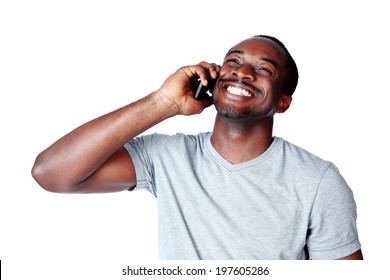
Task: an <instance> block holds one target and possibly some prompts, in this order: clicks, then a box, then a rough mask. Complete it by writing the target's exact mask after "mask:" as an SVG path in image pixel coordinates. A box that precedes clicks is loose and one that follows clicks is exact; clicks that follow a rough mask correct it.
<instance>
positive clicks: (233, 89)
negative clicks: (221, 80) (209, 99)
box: [227, 86, 251, 96]
mask: <svg viewBox="0 0 390 280" xmlns="http://www.w3.org/2000/svg"><path fill="white" fill-rule="evenodd" d="M227 91H228V92H229V93H231V94H235V95H240V96H251V94H250V93H249V92H248V91H247V90H246V89H242V88H237V87H232V86H229V87H228V88H227Z"/></svg>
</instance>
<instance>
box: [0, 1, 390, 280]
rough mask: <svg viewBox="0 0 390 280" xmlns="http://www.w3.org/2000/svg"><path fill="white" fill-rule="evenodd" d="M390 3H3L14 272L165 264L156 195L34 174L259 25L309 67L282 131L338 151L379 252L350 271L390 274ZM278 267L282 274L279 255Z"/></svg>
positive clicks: (4, 252)
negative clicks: (41, 156)
mask: <svg viewBox="0 0 390 280" xmlns="http://www.w3.org/2000/svg"><path fill="white" fill-rule="evenodd" d="M385 4H386V1H321V2H320V1H261V0H253V1H250V0H240V1H232V0H225V1H211V0H198V1H158V0H146V1H145V0H143V1H113V0H111V1H102V0H101V1H87V0H77V1H75V0H68V1H43V0H37V1H17V0H14V1H4V0H3V1H1V2H0V93H1V102H0V104H1V105H0V106H1V110H0V114H1V118H0V120H1V137H0V139H1V140H0V141H1V146H0V149H1V150H0V155H1V161H0V164H1V169H0V170H1V178H2V180H1V183H0V184H1V185H0V191H1V193H0V210H1V211H0V221H1V224H0V259H1V260H2V268H3V275H4V276H5V275H6V276H7V277H6V278H5V279H71V278H72V279H124V276H121V269H122V267H126V266H127V265H136V264H143V265H146V264H149V265H158V264H159V262H157V261H156V260H157V242H156V237H157V233H156V231H157V225H156V201H155V198H154V197H153V196H152V195H151V194H149V193H147V192H135V193H129V192H123V193H117V194H106V195H58V194H52V193H48V192H45V191H43V190H42V189H41V188H40V187H39V186H38V185H37V184H36V183H35V181H34V180H33V179H32V177H31V175H30V170H31V167H32V164H33V162H34V159H35V157H36V155H37V154H38V153H39V152H40V151H42V150H43V149H44V148H46V147H47V146H48V145H50V144H51V143H52V142H54V141H55V140H56V139H58V138H59V137H61V136H62V135H64V134H65V133H67V132H68V131H70V130H71V129H73V128H75V127H76V126H78V125H81V124H82V123H84V122H86V121H88V120H90V119H92V118H94V117H97V116H100V115H102V114H104V113H107V112H109V111H111V110H114V109H116V108H118V107H120V106H123V105H125V104H127V103H129V102H132V101H135V100H137V99H139V98H140V97H142V96H144V95H146V94H148V93H150V92H152V91H154V90H155V89H157V88H158V87H159V86H160V85H161V83H162V82H163V81H164V79H165V78H166V77H167V76H168V75H169V74H171V73H172V72H173V71H175V70H176V69H177V68H179V67H180V66H183V65H187V64H196V63H198V62H200V61H202V60H206V61H209V62H216V63H221V62H222V59H223V56H224V55H225V53H226V51H227V50H228V49H229V48H230V47H231V46H233V45H234V44H236V43H238V42H239V41H241V40H243V39H246V38H248V37H250V36H253V35H256V34H268V35H273V36H276V37H278V38H279V39H280V40H281V41H283V42H284V43H285V44H286V46H287V48H288V49H289V50H290V52H291V54H292V55H293V57H294V58H295V60H296V62H297V64H298V68H299V70H300V81H299V85H298V88H297V91H296V92H295V94H294V101H293V103H292V106H291V107H290V109H289V110H288V111H287V112H286V113H285V114H282V115H278V116H276V121H275V135H277V136H280V137H283V138H284V139H286V140H288V141H291V142H293V143H295V144H297V145H299V146H301V147H303V148H305V149H307V150H309V151H311V152H313V153H314V154H317V155H319V156H321V157H323V158H324V159H327V160H330V161H333V162H334V163H335V164H336V165H337V166H338V167H339V169H340V171H341V173H342V174H343V175H344V177H345V178H346V180H347V181H348V183H349V184H350V186H351V188H352V189H353V191H354V194H355V199H356V202H357V205H358V228H359V234H360V240H361V243H362V245H363V252H364V256H365V259H366V260H365V261H364V262H363V263H362V264H359V265H355V266H354V268H353V269H349V268H348V269H345V268H344V269H343V268H341V272H340V271H339V272H337V273H338V274H339V275H341V274H342V273H345V275H348V274H349V273H351V274H352V275H361V273H362V271H364V272H365V273H368V274H367V275H373V274H376V273H378V274H379V273H380V274H381V275H382V276H383V274H384V273H387V274H388V272H387V271H386V267H385V266H384V260H385V259H386V258H387V256H386V252H387V251H388V250H389V245H388V237H389V229H388V221H389V219H388V213H389V206H388V205H389V202H388V196H387V194H388V188H389V187H390V186H389V182H388V172H389V164H388V161H389V160H388V159H389V156H390V154H389V147H388V145H389V144H388V143H389V140H390V139H389V133H388V130H389V126H388V124H387V122H388V120H389V117H388V116H387V115H388V112H387V107H388V100H389V98H388V96H389V93H390V92H389V86H388V85H389V74H390V73H389V64H390V59H389V52H390V44H389V40H388V38H387V37H388V34H389V32H388V26H390V25H389V19H388V12H387V10H388V9H387V7H388V5H385ZM214 114H215V111H214V108H209V109H207V110H206V111H205V112H204V113H202V114H201V115H197V116H192V117H176V118H173V119H170V120H168V121H166V122H164V123H162V124H160V125H158V126H156V127H154V128H153V129H152V130H150V131H149V132H152V131H158V132H163V133H175V132H179V131H180V132H186V133H196V132H199V131H207V130H211V129H212V126H213V121H214ZM140 117H142V116H140ZM134 121H137V120H134ZM293 263H294V262H293ZM313 263H315V262H313ZM326 263H327V265H328V262H326ZM203 264H204V263H203ZM171 265H174V263H171ZM272 265H273V267H274V276H275V275H277V271H278V269H277V266H278V265H280V262H279V264H277V263H274V262H272ZM317 265H318V263H317ZM329 265H330V264H329ZM193 266H196V263H195V264H194V265H193ZM281 266H288V267H289V268H290V271H293V272H294V273H296V274H297V276H300V277H303V276H305V275H306V274H304V273H307V275H310V273H312V275H315V276H317V278H320V279H322V278H321V277H324V279H325V277H329V276H337V275H338V274H337V273H336V272H335V271H332V270H329V269H325V268H322V272H321V270H320V271H319V270H317V269H318V268H317V267H315V266H314V265H312V264H307V266H306V265H305V268H302V265H299V266H300V267H301V268H300V269H296V266H295V265H291V263H290V262H288V264H286V263H283V264H281ZM333 266H335V265H334V264H333ZM331 267H332V266H331ZM362 267H363V268H364V269H362ZM286 271H289V270H286ZM325 271H326V273H324V272H325ZM281 273H282V272H281V271H279V274H281ZM286 273H289V272H286ZM282 274H283V273H282ZM288 275H290V276H291V274H288ZM271 276H272V275H271ZM275 277H276V276H275ZM269 278H271V277H269ZM143 279H145V278H143ZM274 279H276V278H274Z"/></svg>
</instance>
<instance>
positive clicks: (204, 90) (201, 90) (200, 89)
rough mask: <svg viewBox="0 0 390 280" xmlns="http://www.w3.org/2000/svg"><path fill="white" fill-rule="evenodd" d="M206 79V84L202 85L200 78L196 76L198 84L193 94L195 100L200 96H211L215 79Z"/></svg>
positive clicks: (200, 97) (199, 98)
mask: <svg viewBox="0 0 390 280" xmlns="http://www.w3.org/2000/svg"><path fill="white" fill-rule="evenodd" d="M207 81H208V83H207V86H204V85H202V83H201V82H200V78H198V86H197V88H196V92H195V95H194V98H195V99H196V100H201V99H202V98H209V97H210V96H211V91H212V89H213V86H214V83H215V80H213V79H211V78H208V79H207Z"/></svg>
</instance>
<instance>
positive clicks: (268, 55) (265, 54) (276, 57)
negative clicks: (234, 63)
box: [226, 37, 287, 65]
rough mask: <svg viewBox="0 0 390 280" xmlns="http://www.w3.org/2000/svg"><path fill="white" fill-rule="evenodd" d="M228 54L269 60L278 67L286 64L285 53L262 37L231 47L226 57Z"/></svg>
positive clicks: (275, 44) (272, 42) (274, 43)
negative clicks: (239, 54)
mask: <svg viewBox="0 0 390 280" xmlns="http://www.w3.org/2000/svg"><path fill="white" fill-rule="evenodd" d="M230 53H241V54H243V55H250V56H254V57H258V58H260V59H264V58H265V59H271V60H273V61H275V62H276V63H277V64H279V65H285V64H286V62H287V54H286V52H285V51H284V50H283V49H282V48H281V47H280V46H279V45H278V44H277V43H276V42H274V41H272V40H270V39H267V38H262V37H253V38H249V39H246V40H244V41H242V42H240V43H238V44H237V45H235V46H234V47H232V48H231V49H230V50H229V51H228V53H227V54H226V55H229V54H230Z"/></svg>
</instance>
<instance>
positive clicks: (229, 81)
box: [220, 79, 262, 93]
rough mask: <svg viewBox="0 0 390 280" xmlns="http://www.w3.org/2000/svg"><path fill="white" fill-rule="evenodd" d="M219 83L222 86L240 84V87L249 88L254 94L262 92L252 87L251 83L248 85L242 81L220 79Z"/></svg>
mask: <svg viewBox="0 0 390 280" xmlns="http://www.w3.org/2000/svg"><path fill="white" fill-rule="evenodd" d="M220 83H222V84H224V83H236V84H242V85H244V86H246V87H248V88H250V89H251V90H252V91H254V92H256V93H262V91H261V90H260V89H259V88H257V87H255V86H253V85H252V84H251V83H249V82H247V81H244V80H239V79H221V80H220Z"/></svg>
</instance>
